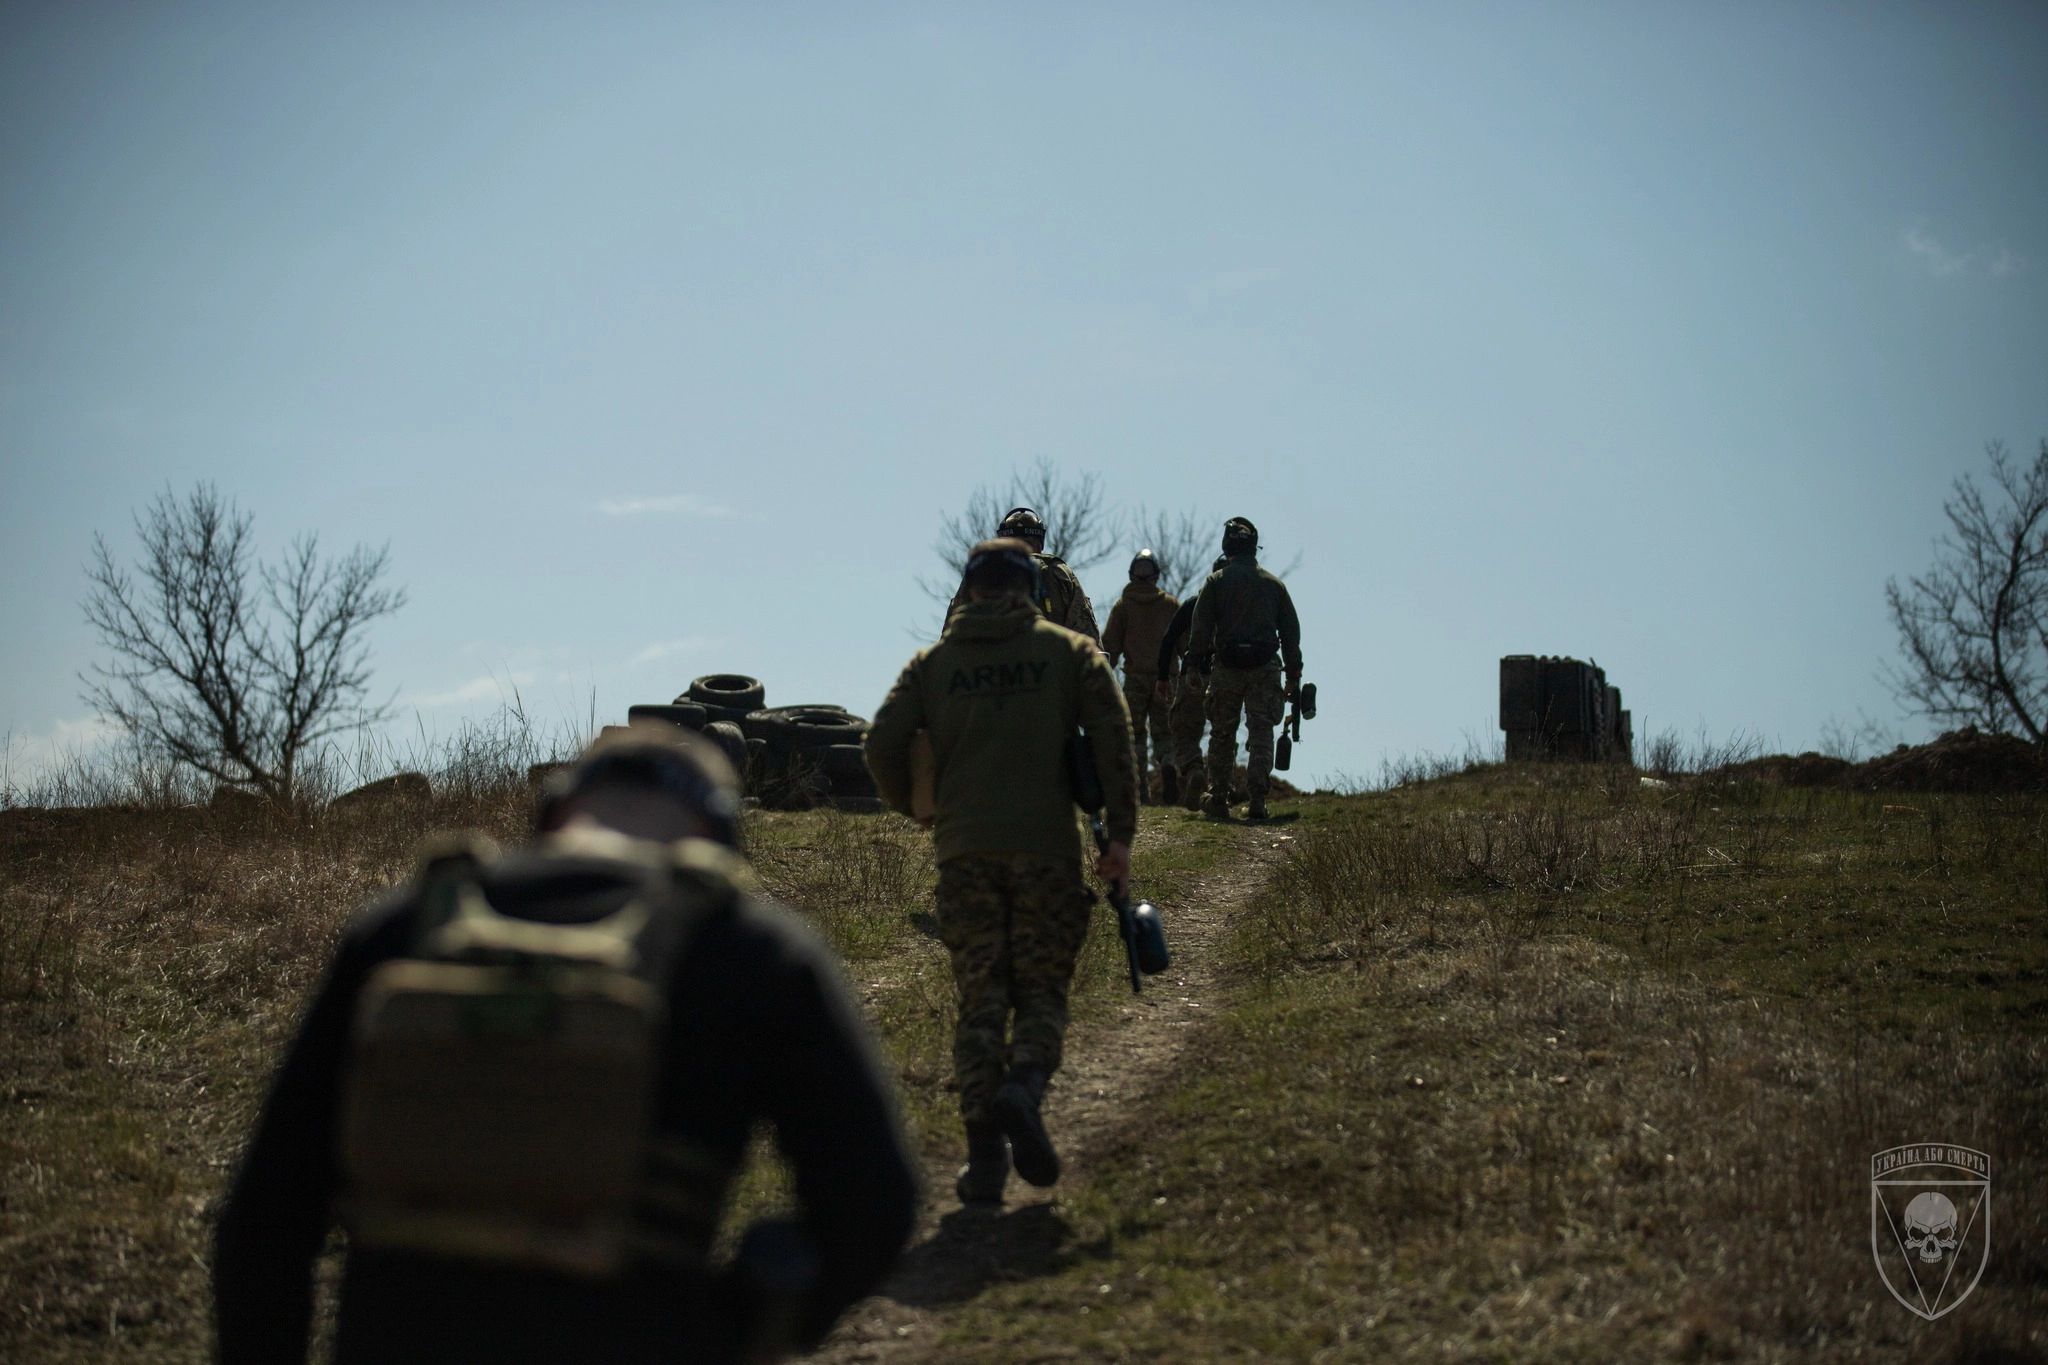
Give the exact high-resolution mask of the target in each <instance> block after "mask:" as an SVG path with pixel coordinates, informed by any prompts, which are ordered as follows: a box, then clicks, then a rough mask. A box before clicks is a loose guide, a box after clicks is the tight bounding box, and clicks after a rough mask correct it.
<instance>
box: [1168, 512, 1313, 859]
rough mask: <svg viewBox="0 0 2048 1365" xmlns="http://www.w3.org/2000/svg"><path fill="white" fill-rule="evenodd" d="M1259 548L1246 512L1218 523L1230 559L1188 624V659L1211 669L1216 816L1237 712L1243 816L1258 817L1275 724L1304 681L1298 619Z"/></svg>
mask: <svg viewBox="0 0 2048 1365" xmlns="http://www.w3.org/2000/svg"><path fill="white" fill-rule="evenodd" d="M1258 550H1259V529H1258V527H1256V526H1254V525H1252V524H1251V523H1250V522H1249V521H1247V520H1245V519H1244V518H1243V517H1232V518H1231V519H1230V520H1229V521H1227V522H1225V523H1224V524H1223V555H1224V558H1225V559H1227V560H1228V561H1229V562H1228V563H1227V564H1225V565H1224V566H1223V567H1222V568H1220V569H1218V570H1217V571H1216V572H1215V573H1213V574H1211V575H1209V581H1208V582H1207V583H1205V584H1203V585H1202V592H1201V596H1200V598H1199V599H1197V601H1196V604H1195V617H1194V624H1193V625H1191V626H1190V627H1189V628H1188V659H1189V661H1190V663H1193V662H1195V661H1200V664H1201V666H1202V667H1203V668H1204V669H1206V670H1207V671H1208V672H1209V800H1208V803H1207V804H1206V805H1205V806H1203V808H1202V809H1203V810H1204V811H1205V812H1207V813H1208V814H1209V815H1211V816H1213V817H1214V818H1216V819H1219V820H1221V819H1228V818H1229V816H1230V769H1231V766H1232V765H1233V764H1234V763H1236V761H1237V718H1238V713H1239V712H1240V711H1242V712H1243V714H1244V749H1245V755H1244V758H1245V769H1246V779H1247V785H1248V786H1249V788H1250V796H1251V802H1250V805H1249V806H1248V807H1247V808H1246V810H1245V816H1246V818H1248V819H1252V820H1263V819H1265V818H1266V789H1267V787H1268V786H1269V785H1271V783H1272V780H1273V727H1274V726H1276V725H1278V724H1279V723H1280V722H1281V720H1282V719H1283V717H1284V715H1285V712H1286V708H1287V702H1288V700H1289V699H1291V698H1292V697H1293V696H1294V695H1295V692H1296V691H1297V690H1298V689H1299V688H1300V686H1301V621H1300V619H1299V618H1297V617H1296V616H1295V614H1294V599H1293V598H1292V597H1290V596H1288V593H1287V585H1286V584H1285V583H1282V582H1281V581H1280V580H1279V579H1278V578H1276V577H1275V576H1274V575H1272V574H1271V573H1268V572H1267V571H1266V570H1264V569H1262V568H1260V567H1259V558H1258ZM1283 669H1284V671H1285V680H1284V683H1283V679H1282V673H1283Z"/></svg>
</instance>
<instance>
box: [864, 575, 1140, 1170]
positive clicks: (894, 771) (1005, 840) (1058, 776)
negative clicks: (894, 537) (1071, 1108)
mask: <svg viewBox="0 0 2048 1365" xmlns="http://www.w3.org/2000/svg"><path fill="white" fill-rule="evenodd" d="M1038 573H1039V569H1038V564H1037V562H1036V560H1035V559H1034V558H1033V556H1032V555H1031V553H1030V550H1029V548H1028V547H1027V546H1026V545H1025V544H1024V543H1023V542H1021V541H1018V540H1009V539H1000V540H985V541H982V542H981V543H980V544H979V545H976V546H975V547H974V552H973V554H972V555H970V556H969V558H968V560H967V573H966V575H965V583H964V585H963V589H964V592H965V594H966V597H967V604H966V605H965V606H963V607H962V608H961V609H960V610H959V611H958V612H956V613H954V615H953V618H952V620H951V621H949V622H948V623H947V626H946V633H945V635H944V636H943V637H942V638H941V639H940V641H939V642H938V643H937V644H936V645H933V646H932V647H931V648H929V649H927V650H924V651H923V652H921V653H920V654H918V655H917V657H916V658H914V659H912V660H911V661H910V663H909V665H908V666H907V667H905V668H904V670H903V673H902V675H901V676H900V677H898V678H897V679H896V684H895V686H894V687H892V688H891V689H890V690H889V695H888V697H887V698H886V699H885V700H884V701H883V702H882V705H881V709H880V710H878V711H876V713H875V719H874V723H873V724H872V725H871V726H870V727H869V728H868V734H867V758H868V767H869V769H870V770H871V771H872V772H873V773H874V776H875V786H876V787H877V788H878V789H879V790H880V791H881V793H882V798H883V800H885V801H887V802H888V803H889V805H890V806H892V807H893V808H895V809H896V810H900V811H903V812H904V813H905V814H910V813H911V812H912V810H913V762H912V754H913V750H914V749H915V748H916V747H917V745H918V736H919V734H920V733H922V734H923V735H924V736H925V738H926V739H928V741H929V743H930V746H931V748H930V752H931V762H932V768H933V774H932V777H933V795H932V810H933V814H932V816H931V819H930V824H931V828H932V831H933V843H934V852H935V853H936V855H937V860H938V865H939V885H938V916H939V936H940V938H941V939H943V940H944V941H945V945H946V951H947V953H948V954H949V955H950V957H951V959H952V965H953V985H954V990H955V993H956V996H957V1000H958V1007H959V1008H958V1014H957V1017H956V1019H955V1022H954V1028H953V1076H954V1080H955V1081H956V1082H957V1083H958V1086H959V1090H960V1119H961V1123H962V1125H963V1126H964V1127H965V1129H966V1132H967V1164H966V1166H964V1167H963V1168H962V1169H961V1171H960V1178H959V1181H958V1183H957V1184H956V1185H955V1187H954V1188H955V1191H956V1193H958V1194H959V1196H960V1202H961V1203H963V1204H997V1203H1000V1202H1001V1201H1002V1197H1003V1186H1004V1185H1005V1183H1007V1181H1008V1179H1009V1174H1010V1162H1011V1159H1012V1156H1014V1158H1015V1160H1016V1164H1017V1174H1019V1175H1020V1176H1022V1177H1023V1178H1024V1179H1025V1180H1027V1181H1029V1182H1030V1183H1031V1184H1033V1185H1039V1186H1044V1185H1050V1184H1052V1183H1053V1182H1054V1181H1056V1180H1058V1179H1059V1173H1060V1162H1059V1153H1058V1152H1057V1151H1056V1150H1055V1149H1054V1147H1053V1144H1052V1139H1051V1138H1050V1136H1049V1135H1048V1134H1047V1133H1046V1130H1045V1123H1044V1121H1043V1119H1042V1118H1041V1117H1040V1116H1039V1103H1040V1101H1041V1099H1042V1098H1043V1096H1044V1094H1045V1087H1046V1082H1047V1081H1048V1080H1049V1079H1050V1078H1051V1077H1052V1075H1053V1073H1054V1072H1055V1071H1057V1070H1058V1069H1059V1065H1060V1055H1061V1049H1062V1047H1063V1046H1064V1042H1065V1037H1066V1031H1067V992H1068V989H1069V987H1070V986H1071V984H1072V981H1073V975H1074V962H1075V958H1076V957H1077V955H1078V954H1079V953H1080V950H1081V943H1082V940H1083V939H1085V938H1086V937H1087V934H1088V913H1089V909H1090V907H1091V906H1093V905H1094V903H1095V895H1094V893H1093V892H1092V891H1090V890H1089V889H1088V886H1087V883H1086V882H1084V881H1083V880H1082V876H1081V836H1080V829H1079V824H1078V821H1077V820H1076V819H1075V811H1074V790H1073V786H1072V783H1071V780H1070V778H1069V776H1068V768H1067V764H1068V753H1069V749H1070V747H1071V742H1072V741H1073V740H1074V736H1075V734H1076V731H1077V728H1078V730H1079V731H1080V732H1082V733H1083V734H1084V735H1085V739H1084V740H1083V741H1081V742H1085V743H1086V744H1087V745H1088V746H1089V748H1090V750H1091V751H1092V752H1093V755H1094V759H1095V764H1096V767H1097V770H1098V771H1099V772H1100V774H1101V777H1102V789H1103V795H1104V797H1105V806H1106V816H1105V819H1106V824H1107V827H1108V835H1109V845H1108V849H1107V851H1106V852H1104V853H1103V854H1102V856H1101V857H1100V858H1099V859H1098V860H1097V862H1096V864H1095V870H1096V872H1097V874H1098V875H1100V876H1101V877H1102V878H1103V879H1104V880H1106V881H1111V882H1115V881H1119V880H1122V879H1124V878H1126V877H1128V876H1129V875H1130V861H1131V839H1132V838H1133V836H1134V835H1135V834H1136V832H1137V826H1138V797H1137V780H1136V774H1135V771H1134V768H1133V762H1132V760H1133V755H1132V752H1131V732H1130V719H1129V715H1128V713H1127V712H1126V710H1125V708H1124V699H1123V694H1122V693H1121V692H1120V691H1119V690H1118V688H1117V682H1116V675H1115V674H1114V673H1113V672H1112V671H1111V670H1110V667H1109V662H1108V661H1107V660H1106V659H1104V658H1103V657H1102V653H1101V651H1100V650H1098V649H1096V647H1095V645H1094V642H1093V641H1091V640H1089V639H1088V638H1087V637H1086V636H1083V635H1081V634H1079V633H1077V632H1075V631H1070V630H1067V629H1065V628H1064V627H1061V626H1056V625H1054V624H1053V623H1052V622H1050V621H1048V620H1046V619H1045V618H1044V616H1043V615H1042V614H1041V613H1040V612H1039V610H1038V609H1037V607H1036V605H1035V603H1036V602H1037V601H1038V600H1039V594H1040V591H1041V588H1040V585H1039V583H1038V581H1037V579H1038Z"/></svg>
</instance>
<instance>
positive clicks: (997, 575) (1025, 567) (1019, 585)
mask: <svg viewBox="0 0 2048 1365" xmlns="http://www.w3.org/2000/svg"><path fill="white" fill-rule="evenodd" d="M961 582H962V583H963V584H977V585H978V586H981V587H984V588H990V589H998V590H1000V589H1013V590H1015V591H1018V592H1023V593H1026V594H1028V595H1029V596H1030V598H1031V600H1032V601H1034V602H1036V601H1038V600H1039V599H1040V598H1041V597H1042V596H1044V586H1043V584H1042V582H1041V580H1040V578H1039V568H1038V561H1037V560H1036V559H1034V558H1032V556H1031V547H1030V546H1029V545H1026V544H1025V543H1024V542H1023V541H1021V540H1019V539H1017V538H1016V537H1015V536H999V537H997V538H996V539H994V540H984V541H982V542H981V543H980V544H978V545H976V546H975V547H974V548H973V549H972V550H970V551H968V554H967V568H966V572H965V573H963V574H962V575H961Z"/></svg>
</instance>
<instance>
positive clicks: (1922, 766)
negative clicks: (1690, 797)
mask: <svg viewBox="0 0 2048 1365" xmlns="http://www.w3.org/2000/svg"><path fill="white" fill-rule="evenodd" d="M1707 776H1708V777H1709V778H1710V779H1711V780H1716V781H1722V782H1768V783H1771V784H1772V785H1774V786H1780V787H1847V788H1850V789H1851V790H1853V791H1905V792H1978V793H1996V792H2032V791H2048V755H2044V754H2043V752H2042V751H2041V750H2040V749H2038V748H2036V747H2035V746H2034V745H2032V744H2029V743H2027V742H2026V741H2025V740H2023V739H2016V738H2014V737H2013V736H2011V735H1993V734H1986V733H1984V732H1983V731H1981V730H1979V729H1977V728H1976V727H1975V726H1970V727H1968V728H1966V729H1962V730H1951V731H1949V732H1948V733H1947V734H1945V735H1943V736H1942V737H1941V738H1939V739H1937V740H1935V741H1934V742H1932V743H1931V744H1918V745H1905V744H1901V745H1900V746H1899V747H1898V748H1896V749H1894V750H1893V751H1892V752H1890V753H1888V754H1883V755H1880V756H1879V757H1877V758H1873V759H1871V760H1869V761H1868V762H1865V763H1849V762H1847V761H1845V760H1843V759H1839V758H1830V757H1828V756H1827V755H1826V754H1815V753H1805V754H1797V755H1794V754H1770V755H1768V756H1766V757H1764V758H1753V759H1751V760H1749V761H1748V762H1747V763H1735V764H1730V765H1729V766H1728V767H1725V768H1717V769H1715V770H1714V771H1713V772H1712V773H1709V774H1707Z"/></svg>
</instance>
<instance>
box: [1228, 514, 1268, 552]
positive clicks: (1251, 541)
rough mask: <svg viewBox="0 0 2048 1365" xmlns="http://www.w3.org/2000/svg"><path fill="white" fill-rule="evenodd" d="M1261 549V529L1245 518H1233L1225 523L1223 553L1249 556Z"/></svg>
mask: <svg viewBox="0 0 2048 1365" xmlns="http://www.w3.org/2000/svg"><path fill="white" fill-rule="evenodd" d="M1258 548H1259V528H1258V527H1256V526H1254V525H1252V524H1251V522H1249V521H1247V520H1245V519H1244V518H1243V517H1232V518H1231V519H1230V520H1229V521H1226V522H1224V523H1223V553H1224V554H1226V555H1241V554H1249V553H1251V552H1252V551H1254V550H1256V549H1258Z"/></svg>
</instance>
